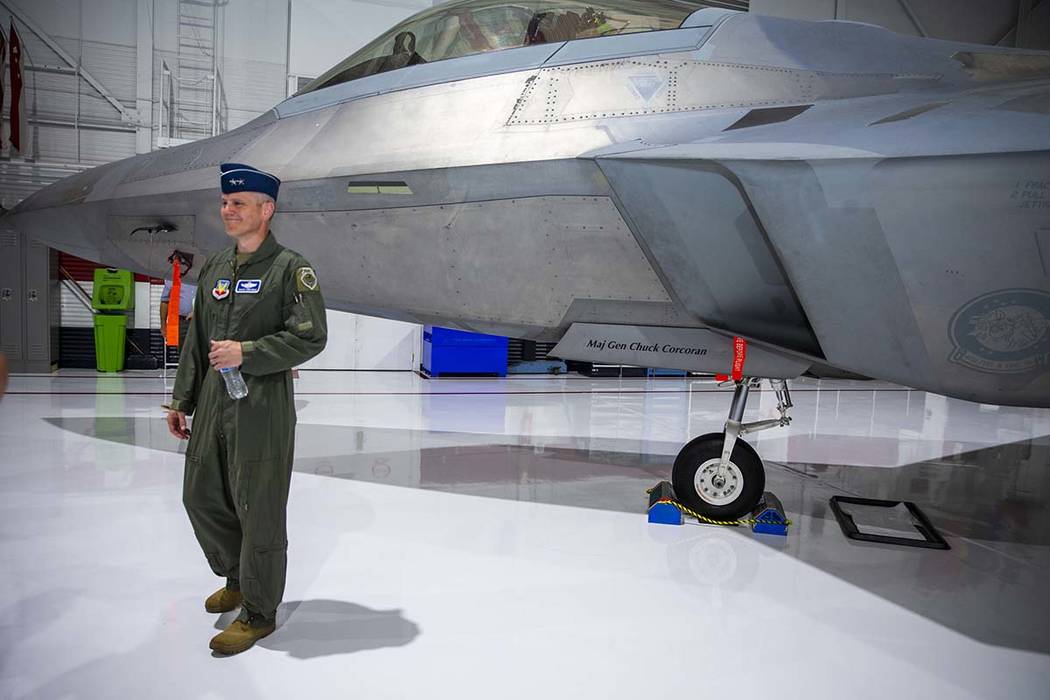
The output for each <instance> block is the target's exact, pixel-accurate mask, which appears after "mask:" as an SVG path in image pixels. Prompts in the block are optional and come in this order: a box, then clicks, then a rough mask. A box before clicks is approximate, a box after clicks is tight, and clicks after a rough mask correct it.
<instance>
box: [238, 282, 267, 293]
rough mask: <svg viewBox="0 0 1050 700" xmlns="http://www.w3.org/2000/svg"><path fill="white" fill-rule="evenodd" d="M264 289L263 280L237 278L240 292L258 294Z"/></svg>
mask: <svg viewBox="0 0 1050 700" xmlns="http://www.w3.org/2000/svg"><path fill="white" fill-rule="evenodd" d="M260 289H262V280H237V293H238V294H258V293H259V290H260Z"/></svg>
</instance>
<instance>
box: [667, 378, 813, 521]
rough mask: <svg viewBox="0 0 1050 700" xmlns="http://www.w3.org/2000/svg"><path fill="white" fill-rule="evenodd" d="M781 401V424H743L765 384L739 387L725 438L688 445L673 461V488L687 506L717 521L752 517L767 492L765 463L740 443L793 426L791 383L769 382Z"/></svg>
mask: <svg viewBox="0 0 1050 700" xmlns="http://www.w3.org/2000/svg"><path fill="white" fill-rule="evenodd" d="M769 381H770V384H772V387H773V390H774V391H775V392H776V395H777V410H778V411H779V412H780V417H779V418H771V419H769V420H761V421H756V422H754V423H744V422H743V420H744V409H745V408H746V406H747V397H748V394H749V392H750V391H751V388H752V387H757V386H758V385H759V384H760V383H761V382H762V380H761V379H757V378H745V379H741V380H739V381H737V382H736V390H735V391H734V393H733V403H732V406H731V407H730V409H729V419H728V420H727V421H726V424H725V430H724V432H722V433H708V434H706V435H701V436H700V437H698V438H696V439H694V440H692V441H691V442H689V443H688V444H687V445H686V446H685V447H683V448H682V451H681V452H679V453H678V457H677V458H676V459H675V461H674V467H673V469H672V471H671V483H672V485H673V486H674V493H675V495H676V496H677V497H678V500H680V501H681V502H682V503H683V504H685V505H686V506H688V507H689V508H691V509H692V510H695V511H696V512H697V513H700V514H701V515H704V516H706V517H708V518H712V519H715V520H735V519H737V518H740V517H742V516H744V515H745V514H748V513H750V512H751V511H752V510H753V509H754V507H755V506H756V505H758V502H759V500H760V499H761V498H762V493H763V492H764V491H765V487H766V473H765V469H764V468H763V466H762V459H761V458H760V457H759V456H758V453H757V452H755V450H754V448H753V447H751V445H749V444H747V443H746V442H744V441H743V440H740V439H739V438H740V437H741V436H743V435H747V434H748V433H754V432H758V431H760V430H767V429H769V428H778V427H783V426H787V425H790V424H791V417H790V416H789V415H788V409H790V408H791V406H792V404H791V393H790V392H789V391H788V386H787V381H786V380H783V379H770V380H769Z"/></svg>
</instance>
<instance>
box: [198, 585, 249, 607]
mask: <svg viewBox="0 0 1050 700" xmlns="http://www.w3.org/2000/svg"><path fill="white" fill-rule="evenodd" d="M243 599H244V596H242V595H241V592H240V591H231V590H230V589H229V588H226V587H225V586H223V587H222V588H220V589H219V590H217V591H215V592H214V593H212V594H211V595H210V596H208V599H207V600H206V601H204V609H205V610H207V611H208V612H210V613H224V612H230V611H231V610H236V609H237V607H238V606H239V605H240V604H241V601H242V600H243Z"/></svg>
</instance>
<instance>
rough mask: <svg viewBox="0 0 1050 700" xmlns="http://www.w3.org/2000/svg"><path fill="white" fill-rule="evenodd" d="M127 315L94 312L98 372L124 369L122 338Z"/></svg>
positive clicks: (126, 329)
mask: <svg viewBox="0 0 1050 700" xmlns="http://www.w3.org/2000/svg"><path fill="white" fill-rule="evenodd" d="M127 332H128V317H127V316H125V315H124V314H95V367H96V368H97V369H98V371H99V372H122V371H123V370H124V338H125V336H126V335H127Z"/></svg>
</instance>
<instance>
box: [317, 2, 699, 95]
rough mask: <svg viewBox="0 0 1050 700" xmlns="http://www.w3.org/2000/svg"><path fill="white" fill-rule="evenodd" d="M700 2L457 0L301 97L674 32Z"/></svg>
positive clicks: (411, 21)
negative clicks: (602, 40) (449, 67)
mask: <svg viewBox="0 0 1050 700" xmlns="http://www.w3.org/2000/svg"><path fill="white" fill-rule="evenodd" d="M705 4H706V3H703V2H684V1H683V2H678V1H677V0H598V1H597V2H585V1H584V2H574V1H573V0H519V1H518V2H506V1H502V2H501V1H500V0H459V2H449V3H445V4H442V5H440V6H438V7H435V8H434V9H432V10H427V11H425V12H421V13H419V14H417V15H414V16H413V17H410V18H408V19H407V20H405V21H404V22H402V23H401V24H399V25H397V26H395V27H394V28H393V29H391V30H390V31H388V32H386V33H385V34H383V35H382V36H380V37H379V38H378V39H376V40H374V41H373V42H371V43H370V44H368V45H367V46H365V47H364V48H363V49H361V50H360V51H358V52H357V53H355V54H353V55H352V56H350V57H349V58H347V59H346V60H344V61H343V62H342V63H340V64H339V65H337V66H335V67H334V68H332V69H331V70H329V71H328V72H326V73H325V74H324V75H322V76H320V77H319V78H317V79H316V80H313V81H311V82H310V83H309V84H308V85H306V87H304V88H303V89H302V90H301V91H300V93H299V94H303V93H307V92H313V91H314V90H320V89H322V88H326V87H331V86H332V85H338V84H339V83H345V82H347V81H349V80H355V79H357V78H363V77H365V76H369V75H375V74H376V73H384V72H386V71H391V70H396V69H398V68H404V67H405V66H413V65H417V64H420V63H429V62H433V61H443V60H445V59H448V58H459V57H460V56H469V55H471V54H478V53H487V52H489V51H499V50H501V49H514V48H519V47H522V46H530V45H532V44H545V43H548V42H559V41H569V40H572V39H586V38H589V37H598V36H612V35H614V34H629V33H634V32H653V31H659V30H661V29H675V28H677V27H678V26H679V25H681V23H682V22H683V21H684V20H685V18H686V17H688V16H689V15H690V14H692V13H693V12H695V11H696V10H698V9H700V8H701V7H703V6H704V5H705Z"/></svg>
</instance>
